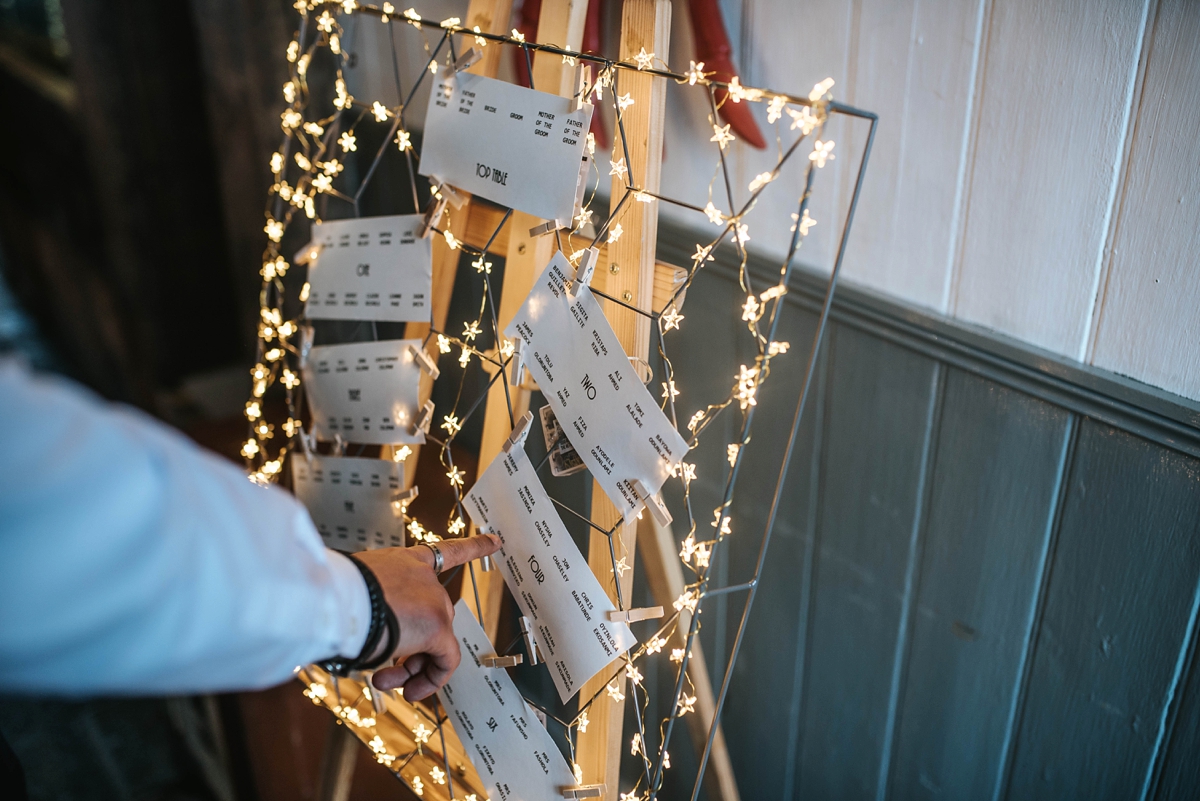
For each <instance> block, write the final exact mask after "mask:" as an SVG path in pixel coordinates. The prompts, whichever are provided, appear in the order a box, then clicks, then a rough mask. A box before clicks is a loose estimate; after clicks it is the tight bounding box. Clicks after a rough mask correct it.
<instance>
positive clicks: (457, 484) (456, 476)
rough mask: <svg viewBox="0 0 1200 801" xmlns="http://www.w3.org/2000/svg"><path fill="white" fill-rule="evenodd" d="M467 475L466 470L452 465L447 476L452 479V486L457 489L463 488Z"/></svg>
mask: <svg viewBox="0 0 1200 801" xmlns="http://www.w3.org/2000/svg"><path fill="white" fill-rule="evenodd" d="M466 477H467V474H466V472H464V471H462V470H459V469H458V467H457V466H454V467H451V468H450V470H449V472H447V473H446V478H448V479H450V486H451V487H454V488H455V489H461V488H462V486H463V479H465V478H466Z"/></svg>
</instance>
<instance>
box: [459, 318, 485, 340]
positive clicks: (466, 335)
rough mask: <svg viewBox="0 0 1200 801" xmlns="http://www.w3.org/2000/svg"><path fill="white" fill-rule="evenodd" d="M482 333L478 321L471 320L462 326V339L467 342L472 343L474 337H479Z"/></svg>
mask: <svg viewBox="0 0 1200 801" xmlns="http://www.w3.org/2000/svg"><path fill="white" fill-rule="evenodd" d="M481 333H482V331H481V330H480V328H479V321H478V320H472V321H471V322H469V323H464V324H463V339H465V340H467V341H468V342H472V341H474V339H475V337H477V336H479V335H480V334H481Z"/></svg>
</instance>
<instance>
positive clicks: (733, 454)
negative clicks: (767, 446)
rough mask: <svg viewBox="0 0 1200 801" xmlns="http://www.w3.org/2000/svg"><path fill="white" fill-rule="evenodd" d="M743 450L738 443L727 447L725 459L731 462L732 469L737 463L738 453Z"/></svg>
mask: <svg viewBox="0 0 1200 801" xmlns="http://www.w3.org/2000/svg"><path fill="white" fill-rule="evenodd" d="M741 450H742V446H741V445H738V444H737V443H736V442H733V443H730V444H729V445H726V446H725V459H726V460H727V461H728V462H729V466H730V467H733V465H734V463H735V462H737V458H738V453H739V452H741Z"/></svg>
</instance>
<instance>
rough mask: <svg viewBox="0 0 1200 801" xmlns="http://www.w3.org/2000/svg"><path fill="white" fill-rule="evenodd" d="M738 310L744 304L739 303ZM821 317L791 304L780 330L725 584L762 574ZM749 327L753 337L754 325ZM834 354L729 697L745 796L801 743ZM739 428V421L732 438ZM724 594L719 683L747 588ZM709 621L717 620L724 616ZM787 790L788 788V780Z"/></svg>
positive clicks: (704, 512)
mask: <svg viewBox="0 0 1200 801" xmlns="http://www.w3.org/2000/svg"><path fill="white" fill-rule="evenodd" d="M724 296H725V297H726V298H729V299H731V300H734V302H735V303H736V298H737V297H739V293H738V291H737V285H736V284H735V283H733V282H732V281H731V282H729V285H728V287H726V288H725V292H724ZM730 317H731V319H733V320H734V321H738V320H739V316H738V315H737V314H736V313H731V315H730ZM815 327H816V315H814V314H812V313H810V312H809V311H808V310H804V309H799V308H796V307H795V306H785V307H784V310H783V317H782V319H781V320H780V326H779V332H778V338H779V339H781V340H784V341H788V342H790V343H791V346H792V347H791V350H789V352H788V354H787V355H786V356H784V357H781V358H780V357H777V358H776V359H775V361H774V362H773V363H772V372H771V375H770V376H769V378H768V380H767V381H766V383H764V384H763V386H762V389H761V390H760V391H759V394H758V405H759V413H758V417H756V419H755V421H754V432H753V439H752V440H751V442H750V444H749V445H747V446H746V447H747V448H748V451H747V453H746V456H745V461H744V462H743V464H744V465H748V466H751V469H750V470H749V471H747V472H746V473H745V474H743V476H742V477H741V478H740V479H739V482H738V491H737V495H736V496H735V501H734V506H733V521H732V530H733V534H732V536H731V538H730V539H729V540H728V547H727V548H726V550H725V553H722V554H721V558H722V559H724V560H726V562H727V564H728V570H727V571H726V577H725V580H724V582H723V583H724V585H725V586H729V585H736V584H741V583H743V582H746V581H749V580H750V579H751V578H752V577H753V575H754V569H755V565H756V562H757V559H758V553H759V546H760V543H761V538H762V536H763V530H764V527H765V526H766V522H767V514H768V512H769V511H770V504H771V499H772V497H773V494H774V491H775V486H776V480H777V478H778V471H779V467H780V463H781V462H782V460H783V456H784V452H785V450H786V448H787V444H788V437H789V434H790V432H791V424H792V418H793V414H794V411H795V406H796V401H797V398H798V397H799V393H800V388H801V383H802V382H803V379H804V367H805V360H806V359H807V358H808V349H809V344H810V343H811V342H812V338H813V334H814V333H815ZM740 336H741V337H742V339H743V341H745V339H746V335H745V333H744V332H742V333H741V334H740ZM747 363H748V362H747ZM726 364H728V362H722V363H720V365H721V367H724V365H726ZM825 364H826V362H825V361H824V360H822V361H821V362H820V363H819V365H818V368H817V370H818V372H817V374H816V376H815V377H814V382H815V383H814V386H813V387H812V389H811V392H810V395H809V398H808V405H807V407H806V411H805V416H804V419H803V420H802V422H801V428H800V431H799V433H798V434H797V439H796V446H795V451H794V453H793V457H792V463H791V465H790V468H789V470H788V475H787V482H786V484H785V486H784V490H783V494H782V499H781V504H780V508H779V514H778V517H777V518H776V520H775V531H774V533H773V535H772V539H771V545H770V549H769V551H768V556H767V560H766V562H765V564H764V566H763V572H762V576H761V579H760V585H759V589H758V597H757V599H756V601H755V605H754V608H753V611H752V613H751V616H750V619H749V621H748V622H747V627H746V635H745V639H744V641H743V644H742V649H741V653H740V655H739V657H738V661H737V663H736V664H735V666H734V672H733V677H732V682H731V685H730V688H729V696H728V698H727V699H726V705H725V710H726V715H728V718H727V720H726V721H725V723H724V725H725V727H726V731H727V733H728V740H729V742H730V743H732V746H731V747H732V748H733V751H734V753H733V757H732V758H733V760H734V766H735V769H736V773H737V776H738V781H739V783H740V785H741V788H742V790H743V795H744V796H745V797H746V798H758V797H764V796H766V797H771V796H777V795H779V794H780V792H779V791H780V789H781V788H785V787H786V785H787V783H788V781H789V778H792V779H793V780H794V764H793V763H794V760H793V759H792V753H793V752H794V740H795V737H796V733H795V732H794V729H795V727H794V726H793V719H794V716H795V711H796V710H795V707H796V704H797V703H798V700H799V699H798V696H797V693H798V688H797V686H796V684H797V673H796V670H794V666H795V663H794V659H795V658H796V657H797V656H798V655H800V654H802V653H803V642H802V637H803V632H804V626H805V623H806V622H807V617H806V611H807V609H806V606H805V602H806V601H807V598H808V595H807V592H806V589H807V584H806V581H805V577H806V576H808V575H809V574H810V572H811V570H810V568H811V559H812V551H811V544H812V542H813V539H814V536H813V535H814V527H815V514H814V512H815V506H816V483H817V477H818V465H817V464H816V459H815V451H814V445H815V443H816V442H817V441H818V438H817V428H816V426H817V424H818V421H819V420H820V419H821V407H822V401H823V397H822V395H821V389H822V384H823V380H824V369H825ZM721 378H722V379H723V381H724V383H729V382H730V380H731V379H732V375H728V376H726V375H722V376H721ZM733 411H736V409H735V410H733ZM734 419H735V420H736V416H735V417H734ZM736 436H737V434H736V431H735V432H732V436H731V437H730V438H731V439H733V438H736ZM709 469H710V470H711V469H712V468H709ZM714 506H715V504H714ZM698 511H699V516H700V525H701V526H702V527H703V528H706V529H707V531H708V532H711V531H712V529H711V528H707V527H708V525H709V523H710V522H711V520H712V517H713V515H712V512H711V511H710V507H703V508H701V509H699V510H698ZM714 588H715V587H714ZM717 600H719V601H721V602H723V603H721V604H717V603H713V602H711V601H710V602H708V603H707V605H708V606H710V607H713V608H711V609H707V610H706V613H714V614H713V616H714V618H715V617H716V616H717V615H721V617H722V618H723V619H721V620H720V621H719V622H720V623H721V624H722V625H721V626H720V630H721V635H722V636H720V637H719V638H717V637H714V640H717V641H718V644H717V646H716V647H718V648H720V649H721V653H720V656H721V659H720V661H719V662H717V663H716V664H717V665H719V666H720V667H721V668H722V672H716V671H714V682H715V683H716V684H717V685H718V687H719V685H720V681H721V679H722V678H723V669H724V668H725V667H726V666H727V664H728V659H727V656H726V655H727V653H728V651H729V649H730V648H731V647H732V645H733V642H734V639H735V637H736V635H737V628H738V625H739V624H740V622H741V617H742V612H743V610H744V608H745V601H746V593H745V592H737V593H734V594H731V595H727V596H721V597H720V598H719V599H717ZM708 622H709V624H710V625H713V624H714V623H717V622H718V621H716V620H711V621H708ZM713 628H714V630H715V629H717V626H715V625H713ZM742 709H746V710H749V709H753V710H755V711H754V713H753V714H749V715H747V714H736V713H735V714H732V715H730V714H729V713H730V712H731V711H732V710H742ZM783 795H784V796H785V797H786V790H785V792H784V793H783Z"/></svg>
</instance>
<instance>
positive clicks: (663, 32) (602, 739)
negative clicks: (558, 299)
mask: <svg viewBox="0 0 1200 801" xmlns="http://www.w3.org/2000/svg"><path fill="white" fill-rule="evenodd" d="M670 35H671V3H670V0H625V3H624V5H623V6H622V9H621V45H620V50H619V56H620V58H621V59H622V60H632V58H633V56H634V55H635V54H637V53H638V52H639V51H640V50H641V49H643V48H645V50H646V52H648V53H650V52H652V53H655V54H656V55H657V56H658V57H659V58H661V59H663V60H664V61H665V60H667V59H668V58H669V56H670ZM618 80H619V84H618V85H617V86H614V87H613V88H612V89H613V91H614V92H620V93H622V94H629V95H630V97H631V98H632V99H633V100H634V103H633V105H631V106H629V107H628V108H626V110H625V111H624V113H623V116H624V134H625V136H626V137H627V141H626V142H625V143H624V145H622V142H621V140H620V136H619V135H615V136H614V147H613V158H614V160H615V159H617V158H619V157H620V156H618V155H617V154H618V153H622V154H623V153H625V152H628V153H629V159H628V161H627V162H626V164H627V167H628V179H629V182H630V183H631V184H632V185H633V186H637V187H638V188H641V189H645V190H647V191H649V192H654V193H657V192H658V191H659V189H660V182H659V177H660V171H661V169H662V151H663V125H664V121H663V117H664V113H665V111H666V80H665V79H663V78H653V77H651V76H649V75H645V74H641V73H635V72H632V71H628V70H626V71H623V72H621V73H620V74H619V75H618ZM611 186H612V190H611V195H610V199H611V208H613V209H615V208H616V206H617V204H618V203H619V202H620V200H621V194H622V193H623V192H624V183H623V180H622V178H621V176H614V178H613V181H612V185H611ZM658 205H659V204H658V203H637V202H632V201H631V202H630V203H628V204H626V207H625V208H624V209H623V211H622V213H621V215H620V217H619V222H620V223H621V225H622V227H623V229H624V234H623V235H622V236H621V238H620V240H619V241H617V242H613V243H610V244H609V247H608V259H609V263H608V264H600V265H598V266H597V268H596V274H595V277H594V278H593V282H594V283H596V284H598V285H602V286H603V287H604V291H605V292H607V293H608V294H609V295H612V296H614V297H619V298H622V299H623V300H625V302H627V303H629V304H631V305H633V306H636V307H637V308H639V309H643V310H648V309H649V308H650V302H651V299H652V294H653V289H654V263H655V258H654V256H655V247H656V245H657V242H658ZM604 305H605V310H604V313H605V316H606V317H607V318H608V321H609V322H610V323H611V324H612V327H613V330H614V331H615V332H616V334H617V338H618V339H619V340H620V342H621V346H622V347H623V348H625V352H626V353H627V354H629V355H630V356H633V357H636V358H641V359H643V360H645V359H648V357H649V351H650V320H649V319H647V318H645V317H642V316H641V315H638V314H635V313H634V312H633V311H630V310H627V309H623V308H620V307H618V306H615V305H614V304H611V303H605V304H604ZM590 516H591V518H592V520H593V521H594V522H595V523H596V525H598V526H600V527H602V528H604V529H609V528H612V527H614V526H616V524H617V523H618V522H619V521H620V519H621V518H620V515H619V514H618V513H617V511H616V508H615V507H614V506H613V504H612V502H611V501H610V500H608V497H607V496H606V495H605V494H604V491H603V489H601V487H600V486H599V485H596V486H594V487H593V490H592V508H591V515H590ZM635 536H636V535H635V527H634V526H633V525H621V526H618V527H617V528H616V531H615V533H614V534H613V539H614V540H615V545H616V548H615V552H616V555H617V558H627V559H628V563H629V564H631V565H632V564H633V562H634V560H635V552H634V544H635ZM609 549H610V543H609V540H608V537H606V536H605V535H603V534H600V533H597V532H595V531H593V532H592V534H591V536H590V538H589V543H588V564H589V565H591V567H592V570H593V572H594V573H595V574H596V576H597V578H598V579H599V580H600V584H601V586H603V587H604V588H605V590H606V591H607V592H609V593H610V595H611V597H612V598H613V599H614V600H615V599H616V585H615V583H614V576H613V568H612V559H611V556H610V550H609ZM620 581H621V582H622V584H621V589H622V594H623V596H624V597H626V598H631V597H632V585H633V572H632V571H629V572H628V573H626V575H625V577H624V578H622V579H620ZM606 678H607V675H606V674H605V673H604V672H601V673H600V674H598V675H597V676H596V677H595V678H593V679H591V680H590V681H587V682H584V685H583V687H582V689H581V690H580V697H581V698H591V697H592V696H593V695H597V698H596V700H595V701H594V702H593V703H592V706H591V712H590V714H589V717H590V719H591V725H590V726H589V727H588V729H587V731H586V732H581V733H580V734H579V737H578V743H577V762H578V764H579V766H580V767H581V768H582V770H583V782H584V783H585V784H604V785H605V788H606V789H605V790H604V798H605V799H606V801H615V799H616V798H617V795H618V793H619V788H618V784H619V776H620V763H621V754H622V753H623V752H624V751H625V745H624V742H623V740H622V727H623V724H624V720H625V715H624V712H625V705H624V702H622V701H616V700H613V699H612V698H611V697H610V696H608V695H607V694H605V693H602V692H599V691H600V690H602V689H603V686H604V684H605V683H606V682H605V679H606ZM621 680H622V681H623V680H624V679H623V678H622V679H621Z"/></svg>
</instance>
